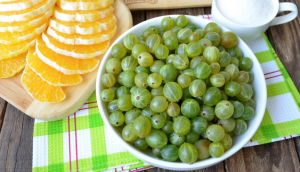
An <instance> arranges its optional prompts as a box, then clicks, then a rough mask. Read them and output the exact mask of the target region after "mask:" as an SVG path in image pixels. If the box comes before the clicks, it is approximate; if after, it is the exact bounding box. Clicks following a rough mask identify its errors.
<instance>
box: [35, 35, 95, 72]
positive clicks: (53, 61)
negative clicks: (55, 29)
mask: <svg viewBox="0 0 300 172" xmlns="http://www.w3.org/2000/svg"><path fill="white" fill-rule="evenodd" d="M36 52H37V55H38V56H39V57H40V59H41V60H42V61H43V62H44V63H46V64H48V65H49V66H51V67H53V68H55V69H56V70H58V71H61V72H62V73H64V74H67V75H73V74H85V73H89V72H92V71H93V70H95V69H96V68H97V66H98V64H99V60H97V59H95V58H91V59H76V58H73V57H70V56H65V55H62V54H58V53H55V52H54V51H52V50H51V49H50V48H48V47H47V45H46V43H45V42H44V41H43V40H42V38H41V37H39V38H38V39H37V42H36Z"/></svg>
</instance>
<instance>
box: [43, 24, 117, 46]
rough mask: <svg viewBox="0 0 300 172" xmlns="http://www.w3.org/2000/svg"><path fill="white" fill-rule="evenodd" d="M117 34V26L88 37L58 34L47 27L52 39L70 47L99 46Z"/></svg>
mask: <svg viewBox="0 0 300 172" xmlns="http://www.w3.org/2000/svg"><path fill="white" fill-rule="evenodd" d="M116 32H117V26H114V27H113V28H110V29H108V30H106V31H103V32H100V33H96V34H89V35H81V34H66V33H62V32H59V31H57V30H55V29H53V28H52V27H48V29H47V33H48V34H49V35H50V36H52V37H53V38H54V39H56V40H58V41H59V42H62V43H65V44H70V45H91V44H99V43H101V42H104V41H107V40H109V39H110V38H112V37H113V36H114V35H115V34H116Z"/></svg>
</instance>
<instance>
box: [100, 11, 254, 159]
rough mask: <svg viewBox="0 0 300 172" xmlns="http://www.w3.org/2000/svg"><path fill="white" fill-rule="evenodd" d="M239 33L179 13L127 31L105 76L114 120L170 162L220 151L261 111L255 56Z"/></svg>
mask: <svg viewBox="0 0 300 172" xmlns="http://www.w3.org/2000/svg"><path fill="white" fill-rule="evenodd" d="M237 44H238V38H237V36H236V35H235V34H234V33H232V32H229V31H228V32H221V28H220V27H219V26H218V25H217V24H216V23H213V22H211V23H209V24H207V25H206V26H205V27H204V28H202V29H201V28H199V27H198V26H197V25H195V24H193V23H190V22H189V20H188V18H187V17H186V16H184V15H180V16H178V17H177V18H176V20H173V19H172V18H170V17H165V18H163V19H162V21H161V28H159V27H156V26H149V27H148V28H147V29H146V30H144V31H143V34H142V35H139V36H137V35H134V34H128V35H126V36H125V37H124V39H123V43H117V44H115V45H114V46H113V47H112V49H111V56H112V57H111V58H109V59H108V60H107V61H106V63H105V70H106V73H105V74H104V75H103V76H102V77H101V84H102V85H103V86H104V87H105V89H104V90H101V94H100V96H101V99H102V101H104V102H107V109H108V112H109V113H110V114H109V122H110V124H111V125H113V126H115V127H121V128H122V138H123V139H124V140H125V141H126V142H128V143H130V144H132V145H133V146H135V147H136V148H137V149H140V150H145V149H152V152H153V155H154V156H156V157H157V158H160V159H163V160H166V161H179V160H180V161H182V162H183V163H188V164H191V163H194V162H196V161H197V160H199V161H201V160H205V159H207V158H209V157H215V158H216V157H220V156H222V155H223V154H224V152H226V151H227V150H229V149H230V148H231V146H232V137H233V136H234V135H242V134H244V133H245V132H246V130H247V120H250V119H251V118H252V117H253V116H254V110H255V104H256V103H255V101H254V100H253V96H254V89H253V86H252V85H251V82H252V81H253V77H254V74H253V72H251V71H250V69H251V68H252V65H253V64H252V61H251V59H250V58H248V57H244V54H243V52H242V51H241V49H240V48H239V47H238V46H237Z"/></svg>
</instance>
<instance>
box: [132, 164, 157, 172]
mask: <svg viewBox="0 0 300 172" xmlns="http://www.w3.org/2000/svg"><path fill="white" fill-rule="evenodd" d="M152 167H154V166H153V165H150V166H148V167H142V168H136V169H135V170H130V169H129V172H137V171H141V170H147V169H149V168H152Z"/></svg>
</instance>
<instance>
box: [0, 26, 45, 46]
mask: <svg viewBox="0 0 300 172" xmlns="http://www.w3.org/2000/svg"><path fill="white" fill-rule="evenodd" d="M47 26H48V23H43V24H42V25H41V26H39V27H38V28H32V29H29V30H26V31H24V32H0V43H1V44H16V43H18V42H20V41H24V40H28V39H32V38H35V37H37V36H38V35H40V34H41V33H43V32H44V31H45V30H46V29H47Z"/></svg>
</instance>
